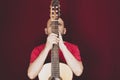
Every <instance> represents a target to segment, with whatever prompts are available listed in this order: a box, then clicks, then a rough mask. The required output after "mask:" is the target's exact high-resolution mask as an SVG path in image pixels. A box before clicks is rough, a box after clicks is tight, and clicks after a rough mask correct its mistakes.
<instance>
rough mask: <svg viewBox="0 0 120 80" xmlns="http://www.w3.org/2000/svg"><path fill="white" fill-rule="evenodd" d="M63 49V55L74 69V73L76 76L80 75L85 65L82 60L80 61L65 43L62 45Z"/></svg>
mask: <svg viewBox="0 0 120 80" xmlns="http://www.w3.org/2000/svg"><path fill="white" fill-rule="evenodd" d="M61 47H62V48H61V50H62V52H63V55H64V57H65V59H66V62H67V64H68V65H69V67H70V68H71V69H72V71H73V72H74V74H75V75H76V76H80V75H81V74H82V72H83V65H82V62H81V61H78V60H77V59H76V58H75V57H74V56H73V55H72V53H71V52H70V51H69V50H68V49H67V47H66V46H65V45H62V46H61Z"/></svg>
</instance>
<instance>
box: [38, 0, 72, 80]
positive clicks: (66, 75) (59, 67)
mask: <svg viewBox="0 0 120 80" xmlns="http://www.w3.org/2000/svg"><path fill="white" fill-rule="evenodd" d="M50 18H51V20H52V24H51V26H52V32H53V33H55V34H57V35H59V34H58V19H59V18H60V2H59V0H52V1H51V5H50ZM58 49H59V46H58V44H54V45H53V48H52V49H51V63H46V64H45V65H43V67H42V69H41V71H40V73H39V74H38V78H39V80H72V77H73V73H72V71H71V69H70V68H69V66H68V65H67V64H64V63H60V62H59V53H58Z"/></svg>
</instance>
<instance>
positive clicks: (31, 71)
mask: <svg viewBox="0 0 120 80" xmlns="http://www.w3.org/2000/svg"><path fill="white" fill-rule="evenodd" d="M48 52H49V50H48V49H46V48H45V49H43V51H42V52H41V53H40V55H39V56H38V57H37V59H36V60H35V61H34V62H33V63H30V65H29V68H28V77H29V78H30V79H34V78H35V77H36V76H37V75H38V73H39V72H40V70H41V68H42V66H43V64H44V62H45V59H46V57H47V55H48Z"/></svg>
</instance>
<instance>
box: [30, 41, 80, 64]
mask: <svg viewBox="0 0 120 80" xmlns="http://www.w3.org/2000/svg"><path fill="white" fill-rule="evenodd" d="M64 44H65V45H66V47H67V48H68V50H69V51H70V52H71V53H72V55H73V56H74V57H75V58H76V59H77V60H78V61H81V57H80V51H79V49H78V47H77V46H76V45H74V44H72V43H69V42H64ZM44 47H45V44H42V45H39V46H37V47H35V48H34V49H33V51H32V53H31V58H30V63H32V62H33V61H34V60H35V59H36V58H37V57H38V56H39V54H40V53H41V51H42V50H43V49H44ZM59 58H60V62H65V58H64V56H63V53H62V52H61V51H60V50H59ZM47 59H49V60H50V52H49V54H48V57H47Z"/></svg>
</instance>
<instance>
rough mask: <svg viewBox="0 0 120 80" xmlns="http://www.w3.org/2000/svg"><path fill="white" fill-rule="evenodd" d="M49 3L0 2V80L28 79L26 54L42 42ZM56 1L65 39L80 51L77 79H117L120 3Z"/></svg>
mask: <svg viewBox="0 0 120 80" xmlns="http://www.w3.org/2000/svg"><path fill="white" fill-rule="evenodd" d="M50 1H51V0H3V1H0V6H1V7H0V8H1V9H0V54H1V56H0V57H1V58H0V62H1V64H0V65H1V66H0V69H1V70H0V76H1V78H0V79H2V80H29V79H28V77H27V68H28V64H29V57H30V53H31V51H32V49H33V47H35V46H36V45H38V44H40V43H42V42H43V41H45V40H44V39H45V37H46V36H45V34H44V28H45V27H46V22H47V20H48V19H49V5H50ZM60 2H61V17H62V18H63V20H64V21H65V25H66V27H67V35H66V36H65V39H66V40H68V41H70V42H73V43H75V44H77V45H78V46H79V48H80V50H81V56H82V60H83V64H84V72H83V74H82V76H81V77H78V78H77V80H79V79H81V80H120V78H119V76H120V62H119V60H120V58H119V57H120V51H119V50H120V46H119V45H120V42H119V41H120V38H119V36H120V35H119V34H120V32H119V30H120V28H119V27H120V15H119V14H120V6H119V3H120V1H119V0H60Z"/></svg>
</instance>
